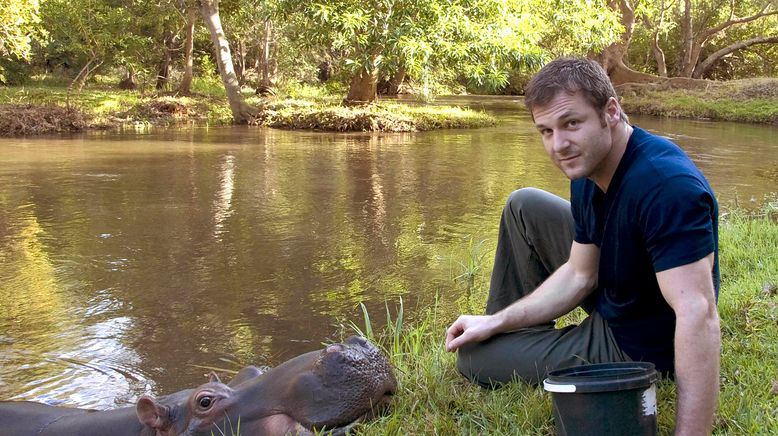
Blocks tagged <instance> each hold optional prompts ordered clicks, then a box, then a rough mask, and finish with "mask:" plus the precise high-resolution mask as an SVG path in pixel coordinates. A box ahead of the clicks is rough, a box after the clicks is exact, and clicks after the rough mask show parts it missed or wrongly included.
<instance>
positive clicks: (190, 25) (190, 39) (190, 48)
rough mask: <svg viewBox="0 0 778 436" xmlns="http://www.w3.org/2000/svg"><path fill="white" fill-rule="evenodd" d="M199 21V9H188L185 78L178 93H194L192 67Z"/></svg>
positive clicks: (185, 41)
mask: <svg viewBox="0 0 778 436" xmlns="http://www.w3.org/2000/svg"><path fill="white" fill-rule="evenodd" d="M196 20H197V9H195V8H192V7H190V8H187V9H186V39H185V40H184V77H183V78H182V79H181V84H180V85H178V92H180V93H181V94H185V95H186V94H189V93H190V92H192V90H191V88H192V67H193V66H194V29H195V21H196Z"/></svg>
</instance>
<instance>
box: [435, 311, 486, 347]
mask: <svg viewBox="0 0 778 436" xmlns="http://www.w3.org/2000/svg"><path fill="white" fill-rule="evenodd" d="M497 324H498V322H497V319H496V318H495V316H494V315H461V316H460V317H459V318H457V320H456V321H454V323H453V324H451V327H449V328H448V330H446V351H456V350H457V348H459V347H461V346H462V345H465V344H467V343H470V342H480V341H483V340H485V339H488V338H490V337H491V336H492V335H493V334H494V333H495V331H496V327H497Z"/></svg>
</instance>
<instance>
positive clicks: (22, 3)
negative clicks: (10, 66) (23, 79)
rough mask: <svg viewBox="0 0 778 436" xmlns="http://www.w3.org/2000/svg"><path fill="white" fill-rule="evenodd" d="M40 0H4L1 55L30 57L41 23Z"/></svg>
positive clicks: (0, 20) (0, 13) (0, 10)
mask: <svg viewBox="0 0 778 436" xmlns="http://www.w3.org/2000/svg"><path fill="white" fill-rule="evenodd" d="M39 8H40V5H39V3H38V0H4V1H3V6H2V7H0V55H3V56H9V55H10V56H16V57H18V58H21V59H28V58H29V55H30V41H31V40H32V37H33V34H34V33H35V32H36V31H37V26H38V25H39V24H40V21H41V20H40V11H39Z"/></svg>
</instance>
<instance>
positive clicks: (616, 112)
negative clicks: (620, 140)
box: [603, 97, 623, 126]
mask: <svg viewBox="0 0 778 436" xmlns="http://www.w3.org/2000/svg"><path fill="white" fill-rule="evenodd" d="M622 110H623V109H621V105H620V104H619V101H618V100H616V98H614V97H611V98H609V99H608V102H607V103H605V110H604V111H603V116H604V117H605V122H606V123H607V124H608V125H609V126H613V125H615V124H617V123H618V122H619V121H621V112H622Z"/></svg>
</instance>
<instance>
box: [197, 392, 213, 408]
mask: <svg viewBox="0 0 778 436" xmlns="http://www.w3.org/2000/svg"><path fill="white" fill-rule="evenodd" d="M212 404H213V397H211V396H210V395H203V396H202V397H200V398H198V399H197V405H198V406H200V407H201V408H203V409H207V408H209V407H211V405H212Z"/></svg>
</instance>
